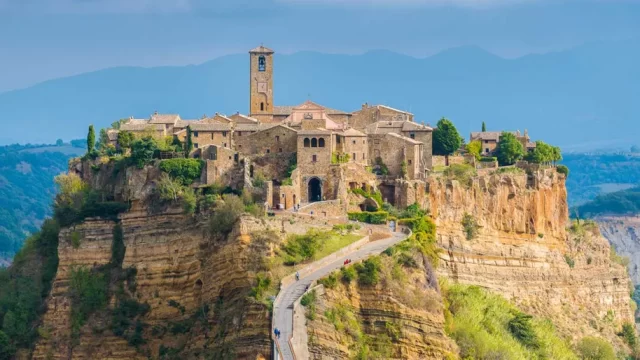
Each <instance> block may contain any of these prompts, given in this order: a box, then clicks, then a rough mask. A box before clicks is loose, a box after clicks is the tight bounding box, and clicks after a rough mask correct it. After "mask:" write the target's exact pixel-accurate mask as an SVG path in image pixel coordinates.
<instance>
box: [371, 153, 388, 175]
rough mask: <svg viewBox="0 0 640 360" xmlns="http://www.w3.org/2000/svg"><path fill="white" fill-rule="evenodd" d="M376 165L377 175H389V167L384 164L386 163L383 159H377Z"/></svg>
mask: <svg viewBox="0 0 640 360" xmlns="http://www.w3.org/2000/svg"><path fill="white" fill-rule="evenodd" d="M375 165H376V167H375V169H374V172H375V173H377V174H378V175H389V168H388V167H387V165H385V164H384V162H382V158H381V157H379V156H378V157H377V158H376V162H375Z"/></svg>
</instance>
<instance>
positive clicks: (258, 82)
mask: <svg viewBox="0 0 640 360" xmlns="http://www.w3.org/2000/svg"><path fill="white" fill-rule="evenodd" d="M249 60H250V65H249V73H250V77H249V89H250V90H249V116H251V117H254V118H256V119H258V120H260V121H264V122H270V121H272V120H273V50H271V49H269V48H266V47H264V46H262V45H260V46H258V47H257V48H255V49H253V50H251V51H249Z"/></svg>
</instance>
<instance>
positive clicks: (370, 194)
mask: <svg viewBox="0 0 640 360" xmlns="http://www.w3.org/2000/svg"><path fill="white" fill-rule="evenodd" d="M350 191H351V192H352V193H354V194H357V195H361V196H364V197H365V198H367V199H373V200H375V201H376V203H378V206H381V205H382V204H383V201H382V193H381V192H380V191H373V188H371V187H370V186H367V187H366V189H364V190H363V189H360V188H355V189H352V190H350ZM375 210H376V209H367V211H375Z"/></svg>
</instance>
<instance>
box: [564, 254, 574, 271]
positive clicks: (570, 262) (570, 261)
mask: <svg viewBox="0 0 640 360" xmlns="http://www.w3.org/2000/svg"><path fill="white" fill-rule="evenodd" d="M564 261H566V262H567V265H569V267H570V268H572V269H573V267H574V266H576V262H575V260H573V258H572V257H571V256H570V255H569V254H565V255H564Z"/></svg>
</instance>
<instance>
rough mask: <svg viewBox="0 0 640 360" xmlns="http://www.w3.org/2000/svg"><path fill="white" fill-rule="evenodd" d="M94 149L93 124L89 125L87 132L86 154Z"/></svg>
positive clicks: (94, 135) (94, 134)
mask: <svg viewBox="0 0 640 360" xmlns="http://www.w3.org/2000/svg"><path fill="white" fill-rule="evenodd" d="M95 149H96V131H95V130H94V129H93V125H89V133H88V134H87V154H92V153H93V152H94V151H95Z"/></svg>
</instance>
